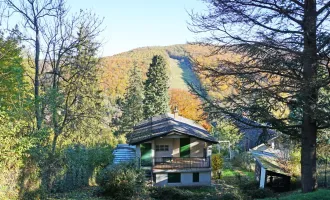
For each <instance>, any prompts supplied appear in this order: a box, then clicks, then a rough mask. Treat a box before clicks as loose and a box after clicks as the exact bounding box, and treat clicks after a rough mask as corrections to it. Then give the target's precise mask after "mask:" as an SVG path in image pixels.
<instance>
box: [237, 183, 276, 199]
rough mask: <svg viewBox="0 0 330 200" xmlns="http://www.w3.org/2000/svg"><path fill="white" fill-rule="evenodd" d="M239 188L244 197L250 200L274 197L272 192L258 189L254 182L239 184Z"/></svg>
mask: <svg viewBox="0 0 330 200" xmlns="http://www.w3.org/2000/svg"><path fill="white" fill-rule="evenodd" d="M239 188H240V189H241V191H242V193H243V194H244V195H246V196H247V197H250V198H252V199H263V198H267V197H273V196H274V192H273V191H272V190H270V189H268V188H265V189H260V188H259V184H258V182H256V181H252V182H246V183H243V184H240V186H239Z"/></svg>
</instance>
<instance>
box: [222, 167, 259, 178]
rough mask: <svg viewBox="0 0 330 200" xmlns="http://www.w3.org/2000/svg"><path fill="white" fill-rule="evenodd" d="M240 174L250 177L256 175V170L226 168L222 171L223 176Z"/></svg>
mask: <svg viewBox="0 0 330 200" xmlns="http://www.w3.org/2000/svg"><path fill="white" fill-rule="evenodd" d="M238 174H241V175H242V176H247V177H248V178H253V177H254V172H249V171H244V170H241V169H224V170H222V172H221V175H222V177H224V178H225V177H234V176H236V175H238Z"/></svg>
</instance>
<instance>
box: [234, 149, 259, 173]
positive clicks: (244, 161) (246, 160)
mask: <svg viewBox="0 0 330 200" xmlns="http://www.w3.org/2000/svg"><path fill="white" fill-rule="evenodd" d="M231 163H232V165H233V166H234V167H238V168H240V169H244V170H248V171H253V170H254V164H255V162H254V160H253V157H252V156H251V154H250V153H248V152H243V153H240V154H238V155H236V156H235V157H234V158H233V159H232V160H231Z"/></svg>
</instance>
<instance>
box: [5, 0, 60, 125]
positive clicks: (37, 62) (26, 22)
mask: <svg viewBox="0 0 330 200" xmlns="http://www.w3.org/2000/svg"><path fill="white" fill-rule="evenodd" d="M4 2H5V3H6V4H7V5H8V7H9V8H10V9H11V10H12V11H13V12H14V13H18V14H19V16H20V17H21V18H22V19H23V24H22V27H23V29H25V30H24V31H23V30H21V33H20V36H21V38H22V40H25V41H27V44H29V45H30V46H31V50H32V52H33V54H34V55H33V56H34V59H33V61H31V60H30V59H29V64H30V66H31V67H33V68H34V70H35V71H34V78H33V84H34V104H35V105H34V106H35V118H36V125H37V129H38V130H39V129H41V125H42V122H43V114H42V108H41V97H40V73H42V71H43V70H44V68H45V64H46V63H45V61H44V62H41V59H40V56H41V52H43V50H44V49H43V46H42V44H43V43H42V41H43V40H42V39H44V38H43V35H44V31H45V29H47V23H48V22H49V21H51V20H52V19H53V18H54V17H56V16H58V14H60V13H62V12H63V6H64V0H43V1H41V0H36V1H25V0H4ZM23 32H24V34H22V33H23ZM45 43H46V49H48V47H49V46H48V45H49V43H48V41H46V42H45ZM44 60H45V59H44Z"/></svg>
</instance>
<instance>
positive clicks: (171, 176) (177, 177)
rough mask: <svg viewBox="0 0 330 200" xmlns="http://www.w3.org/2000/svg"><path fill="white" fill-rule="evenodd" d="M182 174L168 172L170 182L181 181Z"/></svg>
mask: <svg viewBox="0 0 330 200" xmlns="http://www.w3.org/2000/svg"><path fill="white" fill-rule="evenodd" d="M180 182H181V174H180V173H168V183H180Z"/></svg>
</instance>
